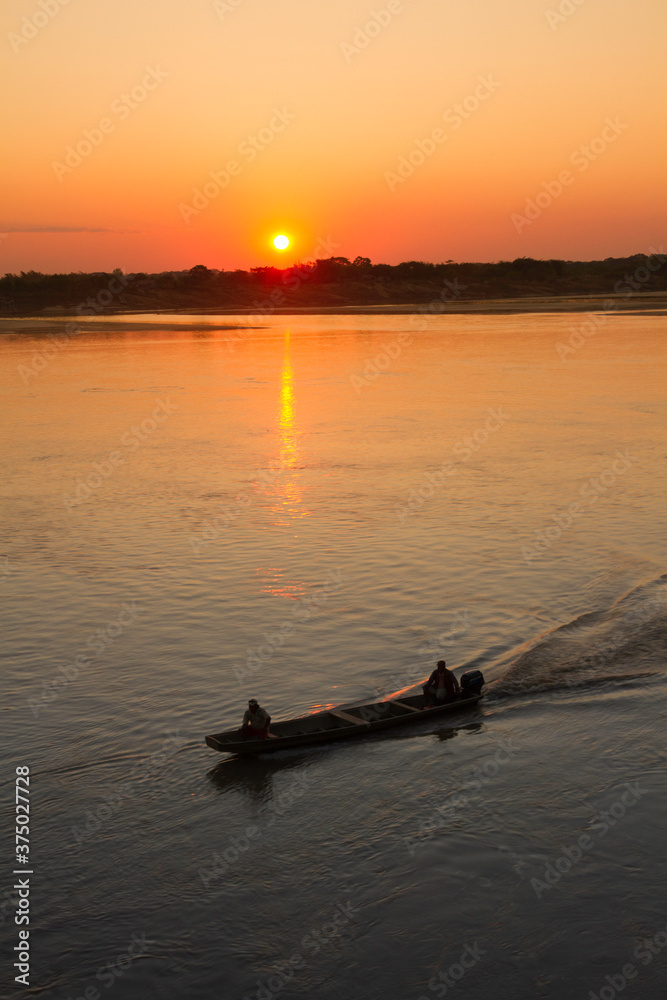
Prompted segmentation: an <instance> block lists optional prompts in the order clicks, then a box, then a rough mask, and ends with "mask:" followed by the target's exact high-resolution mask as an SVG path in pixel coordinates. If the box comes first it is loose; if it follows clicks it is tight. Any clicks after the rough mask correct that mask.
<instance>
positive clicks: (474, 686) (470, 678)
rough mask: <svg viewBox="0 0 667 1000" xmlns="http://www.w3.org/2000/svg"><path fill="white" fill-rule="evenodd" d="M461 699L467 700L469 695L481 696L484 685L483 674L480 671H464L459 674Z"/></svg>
mask: <svg viewBox="0 0 667 1000" xmlns="http://www.w3.org/2000/svg"><path fill="white" fill-rule="evenodd" d="M459 683H460V685H461V697H462V698H467V697H468V696H469V695H471V694H481V693H482V687H483V685H484V674H483V673H482V671H481V670H466V672H465V673H464V674H461V680H460V681H459Z"/></svg>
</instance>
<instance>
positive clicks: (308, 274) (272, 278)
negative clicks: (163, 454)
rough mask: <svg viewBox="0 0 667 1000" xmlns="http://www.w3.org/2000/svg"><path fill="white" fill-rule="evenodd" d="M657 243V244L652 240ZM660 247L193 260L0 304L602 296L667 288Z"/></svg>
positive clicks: (15, 310)
mask: <svg viewBox="0 0 667 1000" xmlns="http://www.w3.org/2000/svg"><path fill="white" fill-rule="evenodd" d="M661 249H662V248H661ZM666 263H667V257H666V256H665V255H664V254H663V253H662V252H656V253H652V254H651V255H648V256H647V255H646V254H635V255H634V256H632V257H620V258H613V257H608V258H607V259H606V260H594V261H587V262H583V261H569V260H534V259H533V258H531V257H519V258H518V259H517V260H513V261H499V262H497V263H493V264H465V263H464V264H457V263H454V262H453V261H447V262H446V263H441V264H429V263H425V262H424V261H416V260H410V261H406V262H405V263H403V264H396V265H391V264H373V263H371V261H370V259H369V258H368V257H357V258H356V259H355V260H352V261H350V260H348V259H347V258H346V257H329V258H326V259H322V260H315V261H309V262H306V263H304V264H298V265H296V266H294V267H288V268H284V269H280V268H276V267H253V268H251V269H250V270H249V271H240V270H239V271H216V270H211V269H209V268H207V267H204V265H202V264H197V265H196V266H195V267H191V268H190V269H189V270H187V271H163V272H161V273H160V274H144V273H137V274H123V272H122V271H121V270H119V269H116V270H115V271H113V272H111V273H105V272H96V273H90V274H86V273H83V272H77V273H72V274H41V273H39V272H37V271H28V272H24V271H22V272H21V273H20V274H6V275H5V276H4V277H3V278H0V312H1V313H2V314H4V315H6V316H7V315H9V316H11V315H29V314H34V313H36V312H45V313H51V314H56V315H57V314H58V313H67V314H69V313H74V314H76V315H80V316H85V315H96V314H101V313H105V314H109V313H115V312H128V311H129V312H133V311H151V310H158V309H166V310H183V311H198V310H211V311H213V310H225V311H235V310H238V311H244V312H253V313H258V314H270V313H272V312H276V311H279V310H289V309H316V308H327V307H328V308H332V309H334V310H335V309H336V307H339V308H349V307H353V306H373V305H378V306H389V305H406V304H415V305H419V304H429V305H430V306H431V307H432V309H433V311H440V310H442V311H444V310H445V309H447V310H450V309H451V310H452V311H455V306H456V302H457V301H464V300H470V299H482V300H483V299H503V298H522V297H526V296H553V295H563V296H568V295H610V296H612V295H613V296H620V297H621V298H624V297H625V298H628V299H630V300H631V299H632V298H633V296H634V295H636V294H637V293H639V292H660V291H667V267H666V266H665V264H666Z"/></svg>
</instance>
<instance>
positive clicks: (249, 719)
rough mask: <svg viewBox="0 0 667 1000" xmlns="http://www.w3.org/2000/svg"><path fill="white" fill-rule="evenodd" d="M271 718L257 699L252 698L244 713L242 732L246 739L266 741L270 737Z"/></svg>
mask: <svg viewBox="0 0 667 1000" xmlns="http://www.w3.org/2000/svg"><path fill="white" fill-rule="evenodd" d="M270 722H271V716H270V715H269V713H268V712H267V711H266V710H265V709H263V708H262V707H261V705H260V704H259V702H258V701H257V699H256V698H251V699H250V701H249V702H248V707H247V709H246V710H245V712H244V713H243V722H242V723H241V732H242V733H243V736H244V737H245V738H246V739H252V740H265V739H266V738H267V736H268V735H269V723H270Z"/></svg>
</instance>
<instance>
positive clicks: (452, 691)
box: [422, 660, 461, 707]
mask: <svg viewBox="0 0 667 1000" xmlns="http://www.w3.org/2000/svg"><path fill="white" fill-rule="evenodd" d="M422 690H423V692H424V701H425V706H424V707H427V706H430V705H444V704H445V703H446V702H448V701H456V699H457V698H458V696H459V693H460V691H461V688H460V687H459V682H458V681H457V679H456V677H455V676H454V674H453V673H452V672H451V670H449V669H448V667H447V663H446V662H445V660H438V665H437V667H436V668H435V670H434V671H433V673H432V674H431V676H430V677H429V679H428V680H427V681H426V684H424V687H423V688H422Z"/></svg>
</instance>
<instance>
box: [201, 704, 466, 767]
mask: <svg viewBox="0 0 667 1000" xmlns="http://www.w3.org/2000/svg"><path fill="white" fill-rule="evenodd" d="M483 697H484V696H483V695H482V694H481V693H476V692H475V693H473V692H463V693H462V694H461V695H460V696H459V698H457V699H456V701H451V702H447V703H445V704H442V705H434V706H430V707H425V705H424V696H423V695H422V694H419V695H412V696H410V697H407V698H405V697H397V698H389V699H387V700H386V701H378V702H371V703H370V704H368V705H357V706H356V707H354V708H348V707H340V708H331V709H329V710H328V711H326V712H316V713H315V714H313V715H303V716H301V718H298V719H290V720H288V721H286V722H276V723H273V722H272V723H271V729H270V732H271V735H270V736H269V737H268V738H267V739H263V740H255V739H245V738H244V737H243V736H242V735H241V730H240V729H230V730H228V731H227V732H225V733H216V734H215V735H214V736H207V737H206V743H207V745H208V746H210V747H211V749H213V750H220V751H221V752H222V753H234V754H245V755H251V754H260V753H275V751H276V750H287V749H290V748H291V747H309V746H314V745H315V744H317V743H329V742H331V741H333V740H347V739H350V738H352V737H357V736H367V735H368V734H369V733H374V732H377V731H379V730H381V729H389V728H391V727H394V726H400V725H404V724H405V723H409V722H415V721H416V720H422V721H423V720H425V719H430V718H431V717H432V716H433V717H435V716H440V715H449V714H452V713H454V712H460V711H461V710H462V709H467V708H470V707H472V706H473V705H476V704H477V702H478V701H479V700H480V698H483Z"/></svg>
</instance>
